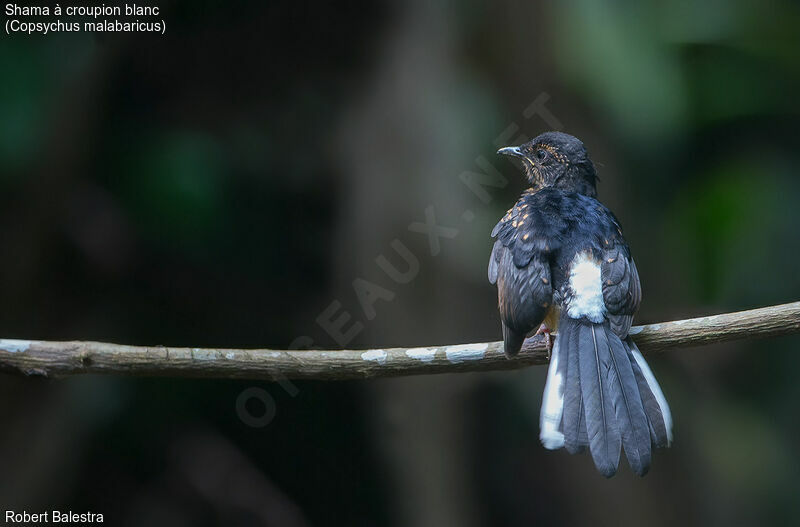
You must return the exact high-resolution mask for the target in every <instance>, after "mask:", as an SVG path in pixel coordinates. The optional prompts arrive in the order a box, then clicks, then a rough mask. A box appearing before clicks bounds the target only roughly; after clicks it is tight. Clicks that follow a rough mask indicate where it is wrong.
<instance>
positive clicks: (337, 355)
mask: <svg viewBox="0 0 800 527" xmlns="http://www.w3.org/2000/svg"><path fill="white" fill-rule="evenodd" d="M798 332H800V302H793V303H791V304H783V305H779V306H771V307H765V308H761V309H753V310H750V311H740V312H737V313H725V314H721V315H713V316H709V317H700V318H692V319H688V320H677V321H672V322H662V323H659V324H649V325H646V326H634V327H633V328H631V335H632V336H633V338H634V340H635V341H636V344H637V345H638V346H639V348H640V349H641V350H642V351H643V352H645V353H653V352H661V351H664V350H668V349H673V348H686V347H689V346H697V345H702V344H713V343H716V342H725V341H729V340H737V339H745V338H755V337H768V336H776V335H785V334H789V333H798ZM546 363H547V357H546V353H545V346H544V339H543V338H541V337H536V338H530V339H527V340H526V341H525V344H524V345H523V348H522V353H520V355H519V356H518V357H517V358H515V359H513V360H509V359H506V358H505V356H504V355H503V350H502V342H483V343H477V344H459V345H450V346H432V347H428V348H391V349H372V350H339V351H321V350H308V351H284V350H271V349H250V350H241V349H209V348H168V347H164V346H125V345H120V344H107V343H102V342H84V341H71V342H47V341H39V340H32V341H28V340H9V339H0V370H2V371H7V372H12V373H17V374H23V375H33V376H44V377H62V376H67V375H77V374H86V373H94V374H110V375H143V376H174V377H205V378H217V379H269V380H281V379H317V380H340V379H363V378H368V377H389V376H399V375H419V374H429V373H448V372H462V371H489V370H507V369H514V368H522V367H524V366H529V365H532V364H546Z"/></svg>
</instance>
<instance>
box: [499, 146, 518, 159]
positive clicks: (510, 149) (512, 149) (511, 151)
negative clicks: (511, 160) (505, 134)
mask: <svg viewBox="0 0 800 527" xmlns="http://www.w3.org/2000/svg"><path fill="white" fill-rule="evenodd" d="M497 153H498V154H501V155H504V156H514V157H523V158H524V157H525V154H523V153H522V150H520V149H519V147H518V146H506V147H504V148H501V149H500V150H498V151H497Z"/></svg>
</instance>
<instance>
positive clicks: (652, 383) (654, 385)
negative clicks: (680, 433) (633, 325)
mask: <svg viewBox="0 0 800 527" xmlns="http://www.w3.org/2000/svg"><path fill="white" fill-rule="evenodd" d="M631 353H633V357H634V358H635V359H636V364H638V365H639V369H640V370H642V374H643V375H644V378H645V380H647V385H648V386H649V387H650V391H651V392H653V397H655V398H656V401H657V402H658V406H659V407H660V408H661V415H662V416H663V417H664V428H666V429H667V446H669V445H670V444H672V414H671V413H670V411H669V405H668V404H667V398H666V397H664V392H662V391H661V386H659V385H658V381H657V380H656V376H655V375H653V372H652V370H650V366H648V365H647V361H645V360H644V357H643V356H642V352H640V351H639V348H637V347H636V344H633V345H632V346H631Z"/></svg>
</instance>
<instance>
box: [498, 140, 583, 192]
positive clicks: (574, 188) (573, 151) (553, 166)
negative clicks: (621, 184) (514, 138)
mask: <svg viewBox="0 0 800 527" xmlns="http://www.w3.org/2000/svg"><path fill="white" fill-rule="evenodd" d="M497 153H498V154H503V155H507V156H514V157H517V158H519V159H520V160H522V165H523V167H524V169H525V175H526V176H527V177H528V181H530V183H531V185H532V186H533V189H534V190H541V189H542V188H546V187H554V188H558V189H561V190H563V191H565V192H577V193H579V194H584V195H586V196H591V197H595V196H596V195H597V188H596V186H595V185H596V181H597V173H596V172H595V169H594V164H592V160H591V159H589V155H588V154H587V153H586V148H584V146H583V143H582V142H581V141H580V139H578V138H577V137H573V136H571V135H569V134H564V133H561V132H545V133H543V134H541V135H540V136H538V137H536V138H534V139H533V140H531V141H529V142H527V143H525V144H523V145H520V146H507V147H505V148H501V149H500V150H498V151H497Z"/></svg>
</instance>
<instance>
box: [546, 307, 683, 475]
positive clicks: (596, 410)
mask: <svg viewBox="0 0 800 527" xmlns="http://www.w3.org/2000/svg"><path fill="white" fill-rule="evenodd" d="M558 329H559V331H558V336H557V337H556V340H555V344H554V347H553V352H552V355H551V359H550V368H549V371H548V375H547V383H546V385H545V393H544V399H543V401H542V412H541V421H540V427H541V434H540V438H541V440H542V444H543V445H544V446H545V448H549V449H556V448H561V447H565V448H566V449H567V450H568V451H569V452H571V453H575V452H579V451H582V450H584V449H585V448H586V447H589V450H590V452H591V454H592V458H593V459H594V463H595V465H596V466H597V469H598V470H599V471H600V473H601V474H603V475H604V476H605V477H611V476H613V475H614V474H615V473H616V471H617V467H618V466H619V457H620V450H621V448H624V449H625V456H626V457H627V458H628V463H629V464H630V466H631V469H633V471H634V472H636V473H637V474H639V475H640V476H644V475H645V474H646V473H647V470H648V469H649V468H650V455H651V447H652V445H655V446H657V447H663V446H669V444H670V442H671V441H672V417H671V416H670V412H669V406H668V405H667V401H666V399H665V398H664V394H663V393H662V392H661V388H660V387H659V386H658V382H656V379H655V377H654V376H653V373H652V372H651V371H650V368H649V367H648V366H647V363H646V362H645V360H644V357H642V354H641V353H640V352H639V350H638V348H637V347H636V344H634V342H633V341H632V340H631V339H630V338H626V339H625V340H624V341H623V340H621V339H620V338H619V337H618V336H617V335H616V334H615V333H614V332H613V331H612V330H611V328H610V326H609V324H608V322H605V323H602V324H595V323H592V322H590V321H588V320H585V319H580V320H576V319H572V318H569V317H568V316H567V315H566V314H562V316H561V320H560V321H559V328H558Z"/></svg>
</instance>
